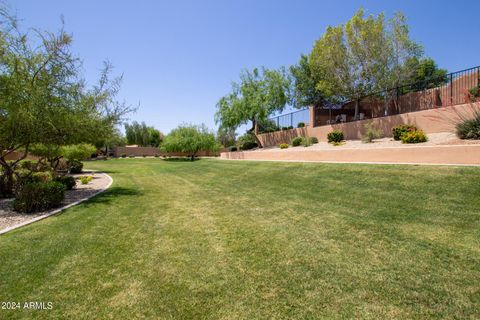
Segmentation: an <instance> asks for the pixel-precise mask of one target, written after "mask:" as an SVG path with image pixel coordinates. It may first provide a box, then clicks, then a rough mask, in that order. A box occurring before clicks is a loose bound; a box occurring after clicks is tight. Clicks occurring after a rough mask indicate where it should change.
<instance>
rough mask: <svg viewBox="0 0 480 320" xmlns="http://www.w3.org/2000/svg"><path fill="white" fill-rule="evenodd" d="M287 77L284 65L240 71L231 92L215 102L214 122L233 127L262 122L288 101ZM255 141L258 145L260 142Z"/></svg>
mask: <svg viewBox="0 0 480 320" xmlns="http://www.w3.org/2000/svg"><path fill="white" fill-rule="evenodd" d="M290 86H291V80H290V78H289V76H288V75H287V73H286V71H285V69H284V68H280V69H279V70H270V69H266V68H261V69H257V68H255V69H253V70H252V71H248V70H244V71H243V72H242V73H241V74H240V82H239V83H236V82H234V83H233V84H232V92H231V93H229V94H227V95H226V96H224V97H222V98H221V99H220V101H218V103H217V112H216V114H215V121H216V122H217V123H219V124H220V127H224V128H235V129H236V128H237V127H238V126H240V125H242V124H247V123H249V122H250V123H251V124H252V127H251V129H249V130H248V132H253V131H254V130H255V126H256V124H257V123H258V122H259V121H260V122H262V121H266V120H267V119H268V117H269V116H270V115H272V114H273V113H275V112H281V111H283V110H284V108H285V106H286V105H287V104H288V103H289V102H290ZM257 140H258V139H257ZM258 144H259V145H261V143H260V141H258Z"/></svg>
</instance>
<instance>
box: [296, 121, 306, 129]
mask: <svg viewBox="0 0 480 320" xmlns="http://www.w3.org/2000/svg"><path fill="white" fill-rule="evenodd" d="M303 127H305V122H299V123H298V124H297V128H303Z"/></svg>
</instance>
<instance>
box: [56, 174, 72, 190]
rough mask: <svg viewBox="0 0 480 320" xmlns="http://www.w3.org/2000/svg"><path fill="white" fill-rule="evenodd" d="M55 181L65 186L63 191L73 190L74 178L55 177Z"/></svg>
mask: <svg viewBox="0 0 480 320" xmlns="http://www.w3.org/2000/svg"><path fill="white" fill-rule="evenodd" d="M55 181H57V182H60V183H61V184H63V185H64V186H65V190H72V189H73V188H75V185H76V182H75V178H74V177H71V176H63V177H56V178H55Z"/></svg>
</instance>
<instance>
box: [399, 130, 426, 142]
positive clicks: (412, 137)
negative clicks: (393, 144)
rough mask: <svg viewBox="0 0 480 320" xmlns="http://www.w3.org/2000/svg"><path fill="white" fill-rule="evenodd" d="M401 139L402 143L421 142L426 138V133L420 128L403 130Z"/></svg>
mask: <svg viewBox="0 0 480 320" xmlns="http://www.w3.org/2000/svg"><path fill="white" fill-rule="evenodd" d="M401 139H402V143H421V142H426V141H427V140H428V138H427V135H426V134H425V132H423V131H422V130H417V131H410V132H404V133H403V134H402V137H401Z"/></svg>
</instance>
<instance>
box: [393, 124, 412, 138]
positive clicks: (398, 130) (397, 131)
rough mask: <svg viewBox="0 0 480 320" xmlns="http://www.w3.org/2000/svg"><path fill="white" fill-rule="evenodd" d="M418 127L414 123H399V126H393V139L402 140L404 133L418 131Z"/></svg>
mask: <svg viewBox="0 0 480 320" xmlns="http://www.w3.org/2000/svg"><path fill="white" fill-rule="evenodd" d="M417 130H418V129H417V127H416V126H414V125H413V124H402V125H399V126H395V127H393V128H392V135H393V139H395V140H397V141H398V140H401V139H402V134H404V133H406V132H413V131H417Z"/></svg>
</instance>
